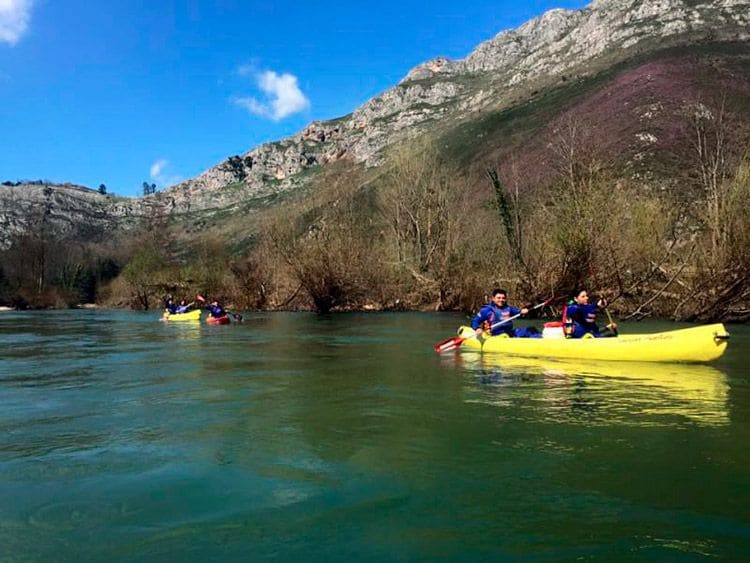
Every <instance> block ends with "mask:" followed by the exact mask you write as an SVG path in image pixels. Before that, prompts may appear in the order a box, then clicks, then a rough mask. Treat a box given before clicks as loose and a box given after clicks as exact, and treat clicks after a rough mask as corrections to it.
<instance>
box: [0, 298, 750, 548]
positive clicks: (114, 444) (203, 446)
mask: <svg viewBox="0 0 750 563" xmlns="http://www.w3.org/2000/svg"><path fill="white" fill-rule="evenodd" d="M157 317H158V313H154V312H152V313H132V312H121V311H58V312H40V313H36V312H34V313H16V312H4V313H0V345H1V348H0V350H1V352H0V359H1V361H0V561H79V562H80V561H257V560H278V561H433V560H447V561H487V560H501V561H505V560H511V561H513V560H523V561H528V560H533V561H557V560H574V559H594V560H606V561H611V560H631V561H632V560H638V561H641V560H651V561H675V560H676V561H697V560H702V559H713V560H715V559H720V560H733V561H741V560H750V327H747V326H730V327H729V329H730V332H731V333H732V340H731V341H730V344H729V350H728V352H727V353H726V354H725V356H724V357H723V358H722V359H721V360H720V361H719V362H717V363H715V364H713V365H711V366H701V365H698V366H689V365H674V364H672V365H660V364H653V365H648V364H628V363H620V364H617V363H609V364H607V363H604V364H603V363H598V364H588V365H587V364H585V363H572V364H560V363H555V362H546V363H536V362H533V361H518V360H510V359H503V358H494V359H493V358H489V357H485V358H482V357H479V356H471V355H464V356H461V355H455V354H447V355H443V356H438V355H436V354H435V353H434V352H433V350H432V345H433V344H434V343H435V342H436V341H438V340H441V339H443V338H445V337H448V336H451V335H452V334H454V333H455V329H456V327H457V326H458V324H459V323H460V322H463V319H462V318H461V317H460V316H459V315H438V314H419V313H408V314H346V315H336V316H330V317H319V316H315V315H312V314H302V313H271V314H267V313H263V314H261V313H258V314H246V315H245V319H244V322H243V323H242V324H233V325H229V326H205V325H198V324H178V323H173V324H168V325H166V324H163V323H160V322H157V320H156V319H157ZM667 328H676V325H673V324H669V323H658V322H653V321H652V322H644V323H639V324H627V323H626V324H625V325H624V326H622V332H654V331H657V330H661V329H667Z"/></svg>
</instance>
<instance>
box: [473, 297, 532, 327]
mask: <svg viewBox="0 0 750 563" xmlns="http://www.w3.org/2000/svg"><path fill="white" fill-rule="evenodd" d="M528 312H529V310H528V309H527V308H526V307H524V308H523V309H516V308H515V307H511V306H510V305H508V292H507V291H505V290H504V289H493V290H492V301H490V302H489V303H487V304H486V305H484V306H483V307H482V308H481V309H479V312H478V313H477V314H476V316H475V317H474V318H473V319H472V320H471V328H473V329H474V330H475V331H476V333H477V336H481V335H482V334H483V333H484V331H485V330H487V329H490V327H492V328H491V335H492V336H497V335H498V334H505V335H507V336H519V337H521V336H531V333H530V332H529V331H527V330H526V329H525V328H519V329H516V330H513V321H508V322H506V323H503V324H501V325H500V326H495V327H493V326H492V325H496V324H497V323H499V322H501V321H504V320H506V319H509V318H510V317H514V316H516V315H525V314H526V313H528Z"/></svg>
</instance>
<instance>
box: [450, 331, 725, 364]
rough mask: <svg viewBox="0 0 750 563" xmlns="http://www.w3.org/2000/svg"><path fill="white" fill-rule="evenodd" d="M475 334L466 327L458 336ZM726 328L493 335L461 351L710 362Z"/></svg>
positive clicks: (721, 348) (473, 340)
mask: <svg viewBox="0 0 750 563" xmlns="http://www.w3.org/2000/svg"><path fill="white" fill-rule="evenodd" d="M473 332H474V331H473V330H472V329H471V328H470V327H467V326H463V327H461V328H460V329H459V333H458V334H459V336H462V337H469V336H471V334H472V333H473ZM728 337H729V333H727V331H726V329H725V328H724V325H722V324H712V325H705V326H697V327H692V328H684V329H680V330H669V331H666V332H656V333H653V334H622V335H620V336H618V337H617V338H578V339H572V338H504V337H502V336H490V337H489V338H485V339H483V340H482V341H480V340H479V339H477V338H467V339H466V340H464V341H463V343H462V344H461V349H462V350H465V351H474V352H491V353H500V354H509V355H513V356H524V357H539V358H556V359H579V358H583V359H586V360H607V361H609V360H618V361H619V360H627V361H633V362H710V361H712V360H716V359H717V358H719V357H720V356H721V355H722V354H723V353H724V350H726V347H727V338H728Z"/></svg>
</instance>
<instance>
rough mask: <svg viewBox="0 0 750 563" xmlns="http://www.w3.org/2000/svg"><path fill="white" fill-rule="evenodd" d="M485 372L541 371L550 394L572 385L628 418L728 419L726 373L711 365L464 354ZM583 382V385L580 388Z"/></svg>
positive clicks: (722, 421) (468, 363)
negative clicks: (665, 416)
mask: <svg viewBox="0 0 750 563" xmlns="http://www.w3.org/2000/svg"><path fill="white" fill-rule="evenodd" d="M461 359H462V361H463V362H465V366H466V367H467V368H470V369H472V370H479V371H480V372H481V373H483V374H486V373H493V374H497V373H499V374H502V375H504V376H508V375H510V376H512V375H539V376H540V377H541V378H542V381H544V387H545V388H546V389H548V391H547V392H548V393H550V394H551V395H554V396H556V397H559V394H558V395H555V394H554V393H553V391H552V389H554V388H559V387H560V386H561V385H562V386H565V385H567V386H569V387H570V388H571V389H573V388H575V390H576V393H578V394H580V393H582V392H584V389H587V390H588V391H586V392H585V393H586V395H585V396H584V398H586V399H589V400H593V401H596V402H598V403H599V406H600V408H601V409H602V410H603V411H606V414H608V415H610V416H613V417H622V420H623V422H629V423H648V422H653V419H649V416H650V415H659V416H663V415H669V416H681V417H685V418H689V419H691V420H695V421H700V422H703V423H707V424H725V423H726V422H728V421H729V408H728V398H729V385H728V383H727V378H726V375H725V374H724V372H722V371H720V370H718V369H716V368H714V367H713V366H707V365H688V364H676V363H653V362H604V361H585V360H562V361H557V360H551V359H544V358H519V357H510V356H500V355H497V354H483V355H481V356H473V359H472V356H462V357H461ZM580 385H583V387H580Z"/></svg>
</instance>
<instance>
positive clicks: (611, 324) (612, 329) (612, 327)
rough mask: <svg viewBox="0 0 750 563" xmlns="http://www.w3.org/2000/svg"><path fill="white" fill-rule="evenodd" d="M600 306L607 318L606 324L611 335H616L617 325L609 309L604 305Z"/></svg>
mask: <svg viewBox="0 0 750 563" xmlns="http://www.w3.org/2000/svg"><path fill="white" fill-rule="evenodd" d="M602 308H603V309H604V312H605V313H607V319H608V320H609V324H608V325H607V328H608V329H609V331H610V332H611V333H612V334H613V335H615V336H617V325H616V324H615V322H614V321H613V320H612V315H610V314H609V309H607V308H606V307H602Z"/></svg>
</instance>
